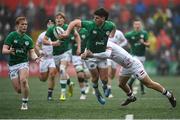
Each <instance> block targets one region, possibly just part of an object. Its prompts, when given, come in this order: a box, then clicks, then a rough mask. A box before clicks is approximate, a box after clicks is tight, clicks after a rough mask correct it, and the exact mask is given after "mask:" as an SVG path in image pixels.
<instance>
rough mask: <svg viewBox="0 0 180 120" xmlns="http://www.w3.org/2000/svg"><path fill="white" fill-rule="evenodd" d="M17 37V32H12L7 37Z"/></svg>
mask: <svg viewBox="0 0 180 120" xmlns="http://www.w3.org/2000/svg"><path fill="white" fill-rule="evenodd" d="M17 35H18V33H17V31H12V32H10V33H9V34H8V36H17Z"/></svg>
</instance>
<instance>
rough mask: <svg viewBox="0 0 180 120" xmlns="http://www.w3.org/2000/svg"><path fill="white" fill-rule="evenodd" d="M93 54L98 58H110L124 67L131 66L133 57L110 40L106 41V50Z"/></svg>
mask: <svg viewBox="0 0 180 120" xmlns="http://www.w3.org/2000/svg"><path fill="white" fill-rule="evenodd" d="M93 56H94V57H96V58H99V59H105V58H108V59H112V60H113V61H115V62H116V63H118V64H120V65H121V66H123V67H124V68H129V67H131V65H132V64H133V62H134V58H133V57H132V56H131V55H130V54H129V53H128V52H127V51H126V50H124V49H123V48H122V47H120V46H118V45H117V44H115V43H113V42H111V41H108V43H107V50H106V52H103V53H94V54H93Z"/></svg>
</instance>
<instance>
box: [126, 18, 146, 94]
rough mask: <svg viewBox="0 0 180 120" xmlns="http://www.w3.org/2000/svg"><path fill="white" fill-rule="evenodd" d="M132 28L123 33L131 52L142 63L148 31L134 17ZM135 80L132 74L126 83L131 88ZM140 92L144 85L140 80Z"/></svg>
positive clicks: (142, 91)
mask: <svg viewBox="0 0 180 120" xmlns="http://www.w3.org/2000/svg"><path fill="white" fill-rule="evenodd" d="M133 28H134V30H132V31H130V32H127V33H126V34H125V37H126V39H127V40H128V43H129V45H130V52H131V54H132V55H133V56H134V57H136V58H137V59H139V60H140V61H141V62H142V63H144V62H145V53H146V47H149V42H148V33H147V32H146V31H145V30H143V26H142V21H141V20H140V19H139V18H136V19H135V20H134V21H133ZM134 81H135V76H132V77H131V78H130V80H129V81H128V84H129V86H130V88H131V90H132V84H133V82H134ZM140 87H141V94H142V95H143V94H145V92H144V85H143V84H142V82H140Z"/></svg>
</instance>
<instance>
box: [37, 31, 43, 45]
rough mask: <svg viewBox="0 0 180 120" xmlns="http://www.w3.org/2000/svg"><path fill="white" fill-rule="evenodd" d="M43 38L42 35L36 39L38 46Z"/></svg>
mask: <svg viewBox="0 0 180 120" xmlns="http://www.w3.org/2000/svg"><path fill="white" fill-rule="evenodd" d="M43 37H44V36H43V35H42V33H41V34H40V35H39V36H38V39H37V42H38V44H42V40H43Z"/></svg>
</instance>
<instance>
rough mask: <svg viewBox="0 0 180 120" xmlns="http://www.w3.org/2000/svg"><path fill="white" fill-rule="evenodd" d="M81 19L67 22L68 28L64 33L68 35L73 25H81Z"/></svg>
mask: <svg viewBox="0 0 180 120" xmlns="http://www.w3.org/2000/svg"><path fill="white" fill-rule="evenodd" d="M80 24H81V21H80V20H79V19H76V20H74V21H72V22H70V23H69V25H68V28H67V30H66V34H67V35H69V34H70V33H71V31H72V30H73V29H74V27H76V26H77V27H81V25H80Z"/></svg>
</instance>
